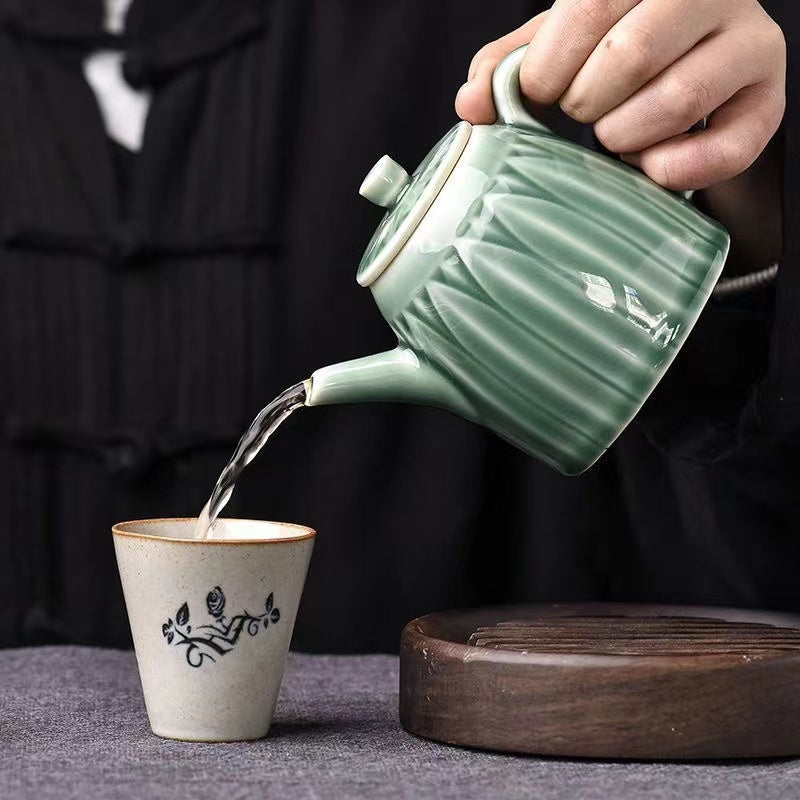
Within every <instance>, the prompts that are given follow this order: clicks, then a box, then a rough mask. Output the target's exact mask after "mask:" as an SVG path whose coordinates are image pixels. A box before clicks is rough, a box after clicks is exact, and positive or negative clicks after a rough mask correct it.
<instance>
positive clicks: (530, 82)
mask: <svg viewBox="0 0 800 800" xmlns="http://www.w3.org/2000/svg"><path fill="white" fill-rule="evenodd" d="M640 2H641V0H556V2H555V3H554V4H553V7H552V8H551V9H550V11H549V13H548V15H547V18H546V19H545V20H544V22H543V23H542V25H541V27H540V28H539V30H538V31H537V33H536V44H535V46H534V47H529V48H528V52H527V53H526V54H525V59H524V61H523V62H522V68H521V70H520V82H521V84H522V91H523V93H524V94H525V96H526V97H528V98H529V99H531V100H533V101H534V102H535V103H540V104H542V105H552V104H553V103H555V102H556V101H557V100H558V99H559V98H560V97H561V95H563V94H564V92H565V91H566V90H567V88H568V87H569V85H570V84H571V83H572V79H573V78H574V77H575V76H576V75H577V74H578V71H579V70H580V68H581V67H582V66H583V65H584V64H585V63H586V60H587V59H588V58H589V56H590V55H591V54H592V52H594V49H595V48H596V47H597V45H598V44H599V43H600V41H601V40H602V39H603V37H604V36H605V35H606V34H607V33H608V32H609V31H610V30H611V28H613V27H614V25H616V24H617V23H618V22H619V21H620V20H621V19H622V18H623V17H624V16H625V15H626V14H627V13H628V12H629V11H630V10H631V9H632V8H634V7H635V6H637V5H639V3H640Z"/></svg>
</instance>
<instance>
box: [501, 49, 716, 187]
mask: <svg viewBox="0 0 800 800" xmlns="http://www.w3.org/2000/svg"><path fill="white" fill-rule="evenodd" d="M527 49H528V45H526V44H525V45H523V46H522V47H518V48H517V49H516V50H512V51H511V52H510V53H509V54H508V55H507V56H506V57H505V58H504V59H503V60H502V61H501V62H500V63H499V64H498V65H497V68H496V69H495V71H494V75H493V76H492V94H493V96H494V107H495V109H496V110H497V120H498V122H500V123H502V124H503V125H514V126H516V127H518V128H527V129H528V130H532V131H539V132H541V133H552V131H551V130H550V129H549V128H548V127H547V126H546V125H544V124H543V123H541V122H539V120H537V119H536V118H535V117H534V116H533V115H532V114H531V113H530V111H528V109H527V108H525V104H524V103H523V102H522V89H521V88H520V85H519V70H520V67H521V66H522V59H523V58H524V57H525V51H526V50H527ZM705 126H706V120H705V119H703V120H702V121H701V122H699V123H698V124H697V125H696V126H695V128H698V129H701V130H702V129H703V128H705ZM675 194H677V195H678V197H682V198H683V199H684V200H691V199H692V196H693V195H694V190H693V189H690V190H688V191H685V192H675Z"/></svg>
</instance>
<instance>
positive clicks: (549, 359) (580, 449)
mask: <svg viewBox="0 0 800 800" xmlns="http://www.w3.org/2000/svg"><path fill="white" fill-rule="evenodd" d="M524 50H525V48H520V49H519V50H516V51H515V52H513V53H512V54H510V55H509V56H508V57H507V58H506V59H505V61H504V62H503V63H502V64H501V65H500V66H499V67H498V68H497V70H496V71H495V75H494V78H493V93H494V101H495V107H496V109H497V115H498V121H497V123H496V124H494V125H477V126H472V125H470V124H469V123H467V122H460V123H459V124H458V125H456V126H455V127H454V128H453V129H452V130H450V131H449V132H448V133H447V135H446V136H445V137H444V138H443V139H442V140H441V141H440V142H439V143H438V144H437V145H436V146H435V147H434V148H433V150H431V152H430V153H429V154H428V156H427V157H426V158H425V160H424V161H423V162H422V164H421V165H420V166H419V168H418V169H417V170H416V172H415V173H414V174H413V175H412V176H409V175H408V173H407V172H406V171H405V170H404V169H403V168H402V167H400V166H399V165H398V164H396V163H395V162H394V161H392V160H391V159H390V158H389V157H388V156H384V158H382V159H381V160H380V161H379V162H378V163H377V164H376V166H375V167H374V168H373V170H372V171H371V172H370V173H369V175H368V176H367V178H366V180H365V181H364V183H363V185H362V187H361V193H362V195H364V196H365V197H367V198H368V199H369V200H371V201H373V202H374V203H376V204H378V205H380V206H384V207H385V208H386V209H387V212H386V215H385V217H384V218H383V221H382V222H381V223H380V225H379V227H378V229H377V231H376V232H375V235H374V236H373V238H372V241H371V242H370V243H369V246H368V247H367V250H366V252H365V254H364V257H363V259H362V261H361V264H360V266H359V269H358V276H357V279H358V282H359V283H360V284H361V285H362V286H368V287H369V288H370V289H371V291H372V294H373V296H374V298H375V301H376V303H377V304H378V307H379V308H380V311H381V313H382V314H383V316H384V317H385V318H386V321H387V322H388V323H389V325H391V327H392V329H393V330H394V332H395V333H396V334H397V338H398V340H399V343H398V347H397V348H396V349H395V350H392V351H389V352H386V353H380V354H378V355H373V356H368V357H366V358H361V359H357V360H354V361H348V362H345V363H342V364H336V365H334V366H329V367H325V368H323V369H320V370H317V371H316V372H315V373H314V374H313V375H312V376H311V378H310V379H309V380H308V381H306V405H309V406H316V405H324V404H329V403H353V402H374V401H390V402H407V403H422V404H427V405H432V406H438V407H441V408H445V409H449V410H450V411H453V412H455V413H456V414H460V415H461V416H462V417H466V418H467V419H469V420H472V421H474V422H477V423H479V424H481V425H485V426H486V427H488V428H490V429H492V430H493V431H495V432H496V433H497V434H499V435H500V436H502V437H503V438H505V439H506V440H508V441H509V442H511V443H513V444H514V445H516V446H517V447H519V448H521V449H522V450H524V451H526V452H527V453H530V454H531V455H533V456H536V457H538V458H540V459H542V460H543V461H545V462H546V463H548V464H550V465H551V466H553V467H555V468H556V469H558V470H560V471H561V472H563V473H564V474H567V475H575V474H578V473H580V472H583V471H584V470H586V469H587V468H588V467H590V466H591V465H592V464H593V463H594V462H595V461H596V460H597V459H598V458H599V457H600V456H601V455H602V454H603V452H605V450H606V449H608V447H609V446H610V445H611V443H612V442H613V441H614V439H616V437H617V436H618V435H619V434H620V433H621V432H622V431H623V430H624V428H625V427H626V426H627V424H628V423H629V422H630V421H631V419H632V418H633V417H634V416H635V415H636V413H637V411H638V410H639V409H640V407H641V406H642V405H643V403H644V402H645V400H646V399H647V397H648V395H649V394H650V393H651V391H652V390H653V388H654V387H655V386H656V384H657V383H658V381H659V380H660V379H661V377H662V376H663V375H664V373H665V371H666V370H667V368H668V367H669V365H670V363H671V362H672V360H673V359H674V358H675V355H676V354H677V352H678V350H679V349H680V347H681V346H682V345H683V343H684V342H685V341H686V337H687V336H688V335H689V332H690V331H691V329H692V326H693V325H694V324H695V322H696V321H697V318H698V316H699V315H700V312H701V311H702V309H703V306H704V305H705V303H706V301H707V300H708V298H709V296H710V294H711V291H712V289H713V287H714V285H715V284H716V282H717V280H718V279H719V276H720V273H721V271H722V268H723V266H724V263H725V259H726V257H727V253H728V247H729V237H728V234H727V232H726V231H725V230H724V229H723V228H722V227H721V226H720V225H719V224H718V223H717V222H715V221H713V220H711V219H709V218H707V217H706V216H704V215H703V214H701V213H700V212H699V211H697V209H695V208H694V207H693V206H692V204H691V203H690V202H689V201H688V200H687V199H685V198H684V197H682V196H679V195H677V194H673V193H671V192H669V191H667V190H665V189H663V188H661V187H659V186H658V185H656V184H655V183H653V182H652V181H651V180H650V179H649V178H647V177H646V176H644V175H643V174H641V173H639V172H637V171H636V170H634V169H632V168H631V167H628V166H627V165H625V164H623V163H622V162H619V161H616V160H614V159H611V158H609V157H606V156H604V155H601V154H598V153H594V152H592V151H590V150H588V149H586V148H584V147H582V146H580V145H578V144H575V143H573V142H570V141H568V140H566V139H563V138H561V137H559V136H557V135H555V134H554V133H552V132H551V131H550V130H548V129H547V128H545V127H544V126H543V125H542V124H541V123H539V122H538V121H537V120H536V119H534V118H533V117H532V116H531V115H530V114H529V113H528V111H527V110H526V108H525V106H524V105H523V102H522V98H521V92H520V87H519V69H520V63H521V61H522V57H523V55H524Z"/></svg>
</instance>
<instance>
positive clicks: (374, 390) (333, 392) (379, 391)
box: [305, 346, 469, 416]
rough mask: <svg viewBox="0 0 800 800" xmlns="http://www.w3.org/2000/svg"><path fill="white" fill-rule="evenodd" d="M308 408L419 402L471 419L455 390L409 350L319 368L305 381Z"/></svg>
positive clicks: (399, 348)
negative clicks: (341, 404)
mask: <svg viewBox="0 0 800 800" xmlns="http://www.w3.org/2000/svg"><path fill="white" fill-rule="evenodd" d="M305 402H306V405H307V406H322V405H332V404H337V403H418V404H421V405H430V406H437V407H439V408H445V409H448V410H450V411H455V412H456V413H460V414H462V416H469V414H468V413H466V412H467V409H466V408H465V407H464V401H463V399H462V397H461V395H460V394H459V392H458V391H457V390H456V388H455V387H454V386H453V385H452V384H451V383H450V382H449V381H448V380H446V379H445V378H444V377H442V376H441V375H440V374H439V372H438V371H437V370H435V369H434V368H433V367H431V366H430V365H429V364H428V363H427V362H426V361H425V360H423V359H422V358H420V357H419V356H418V355H417V354H416V353H415V352H414V351H413V350H411V349H409V348H407V347H403V346H400V347H397V348H396V349H395V350H388V351H386V352H385V353H378V354H376V355H373V356H367V357H366V358H357V359H354V360H353V361H344V362H342V363H341V364H333V365H332V366H330V367H323V368H322V369H318V370H317V371H316V372H315V373H314V374H313V375H312V376H311V377H310V378H309V379H308V380H307V381H306V401H305Z"/></svg>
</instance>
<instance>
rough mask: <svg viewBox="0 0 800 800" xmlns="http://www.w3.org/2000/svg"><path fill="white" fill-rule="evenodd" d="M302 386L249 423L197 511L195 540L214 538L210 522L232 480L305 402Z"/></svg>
mask: <svg viewBox="0 0 800 800" xmlns="http://www.w3.org/2000/svg"><path fill="white" fill-rule="evenodd" d="M305 399H306V387H305V384H304V383H298V384H296V385H295V386H292V387H291V388H290V389H287V390H286V391H285V392H283V393H282V394H279V395H278V396H277V397H276V398H275V399H274V400H273V401H272V402H271V403H270V404H269V405H268V406H267V407H266V408H264V409H262V410H261V411H260V412H259V414H258V416H256V418H255V419H254V420H253V422H252V423H251V425H250V427H249V428H248V429H247V431H246V432H245V434H244V436H242V438H241V439H240V440H239V444H237V445H236V450H234V452H233V456H232V457H231V460H230V461H229V462H228V465H227V466H226V467H225V469H224V470H222V473H221V474H220V476H219V479H218V480H217V483H216V485H215V486H214V490H213V491H212V492H211V497H210V498H209V500H208V502H207V503H206V504H205V507H204V508H203V510H202V511H201V512H200V516H199V517H198V518H197V523H196V524H195V530H194V536H195V538H196V539H210V538H213V536H214V523H215V522H216V521H217V517H219V515H220V512H221V511H222V509H223V508H225V506H226V505H227V504H228V500H230V499H231V495H232V494H233V490H234V488H235V486H236V481H237V480H239V476H240V475H241V474H242V470H244V468H245V467H246V466H247V465H248V464H249V463H250V462H251V461H252V460H253V459H254V458H255V457H256V456H257V455H258V453H259V451H260V450H261V448H262V447H263V446H264V445H265V444H266V443H267V440H268V439H269V437H270V436H272V434H273V433H275V431H276V430H277V429H278V428H279V427H280V426H281V425H282V424H283V422H284V421H285V420H286V419H287V418H288V417H289V416H291V414H292V413H293V412H294V411H296V410H297V409H298V408H300V406H302V405H303V404H304V403H305Z"/></svg>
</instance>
